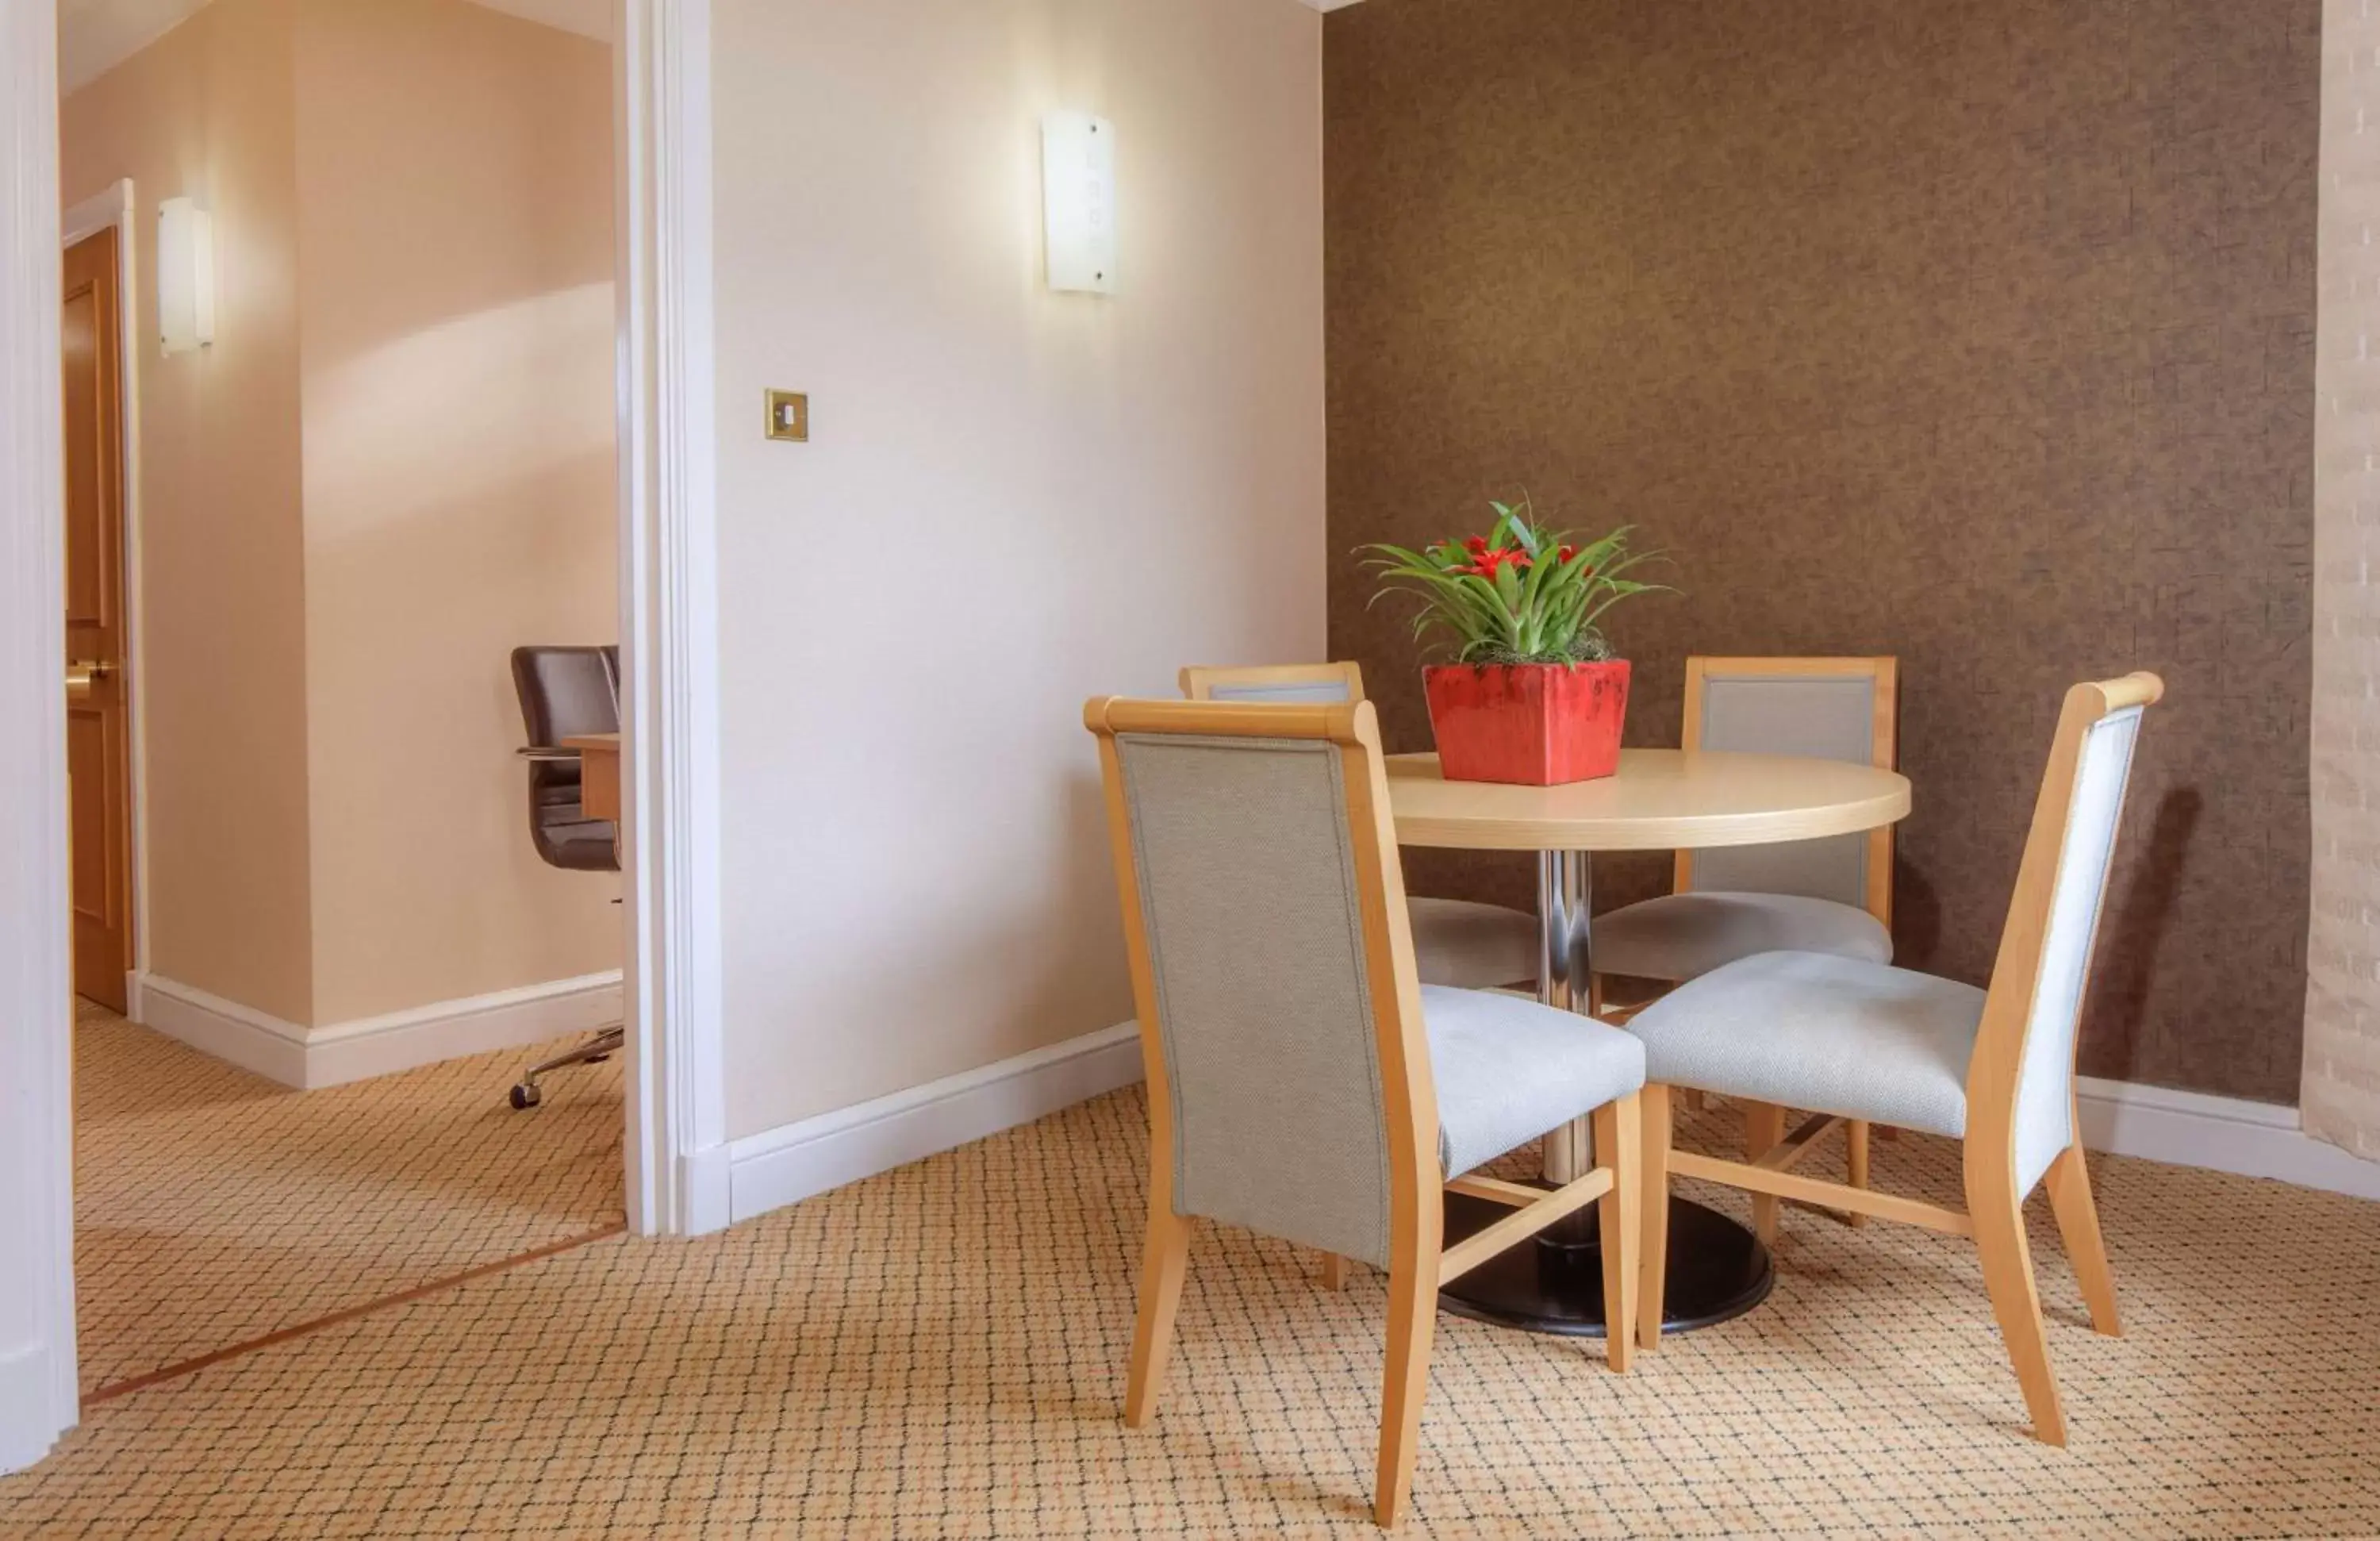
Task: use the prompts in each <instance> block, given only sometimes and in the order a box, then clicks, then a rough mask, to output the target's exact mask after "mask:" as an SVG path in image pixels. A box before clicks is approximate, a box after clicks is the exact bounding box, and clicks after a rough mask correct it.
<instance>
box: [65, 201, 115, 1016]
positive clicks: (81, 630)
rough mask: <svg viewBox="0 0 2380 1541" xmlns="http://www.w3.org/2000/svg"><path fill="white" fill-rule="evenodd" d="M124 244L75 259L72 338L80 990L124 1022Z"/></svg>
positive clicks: (68, 342)
mask: <svg viewBox="0 0 2380 1541" xmlns="http://www.w3.org/2000/svg"><path fill="white" fill-rule="evenodd" d="M117 238H118V233H117V232H116V231H115V230H103V231H101V232H100V233H99V234H97V235H95V236H91V237H88V238H87V239H84V240H81V241H78V242H77V243H75V245H73V246H71V247H69V248H67V255H66V304H65V314H64V317H63V321H64V327H63V340H64V344H65V353H66V358H65V388H66V462H67V464H66V484H67V485H66V491H67V529H66V545H67V552H66V555H67V593H66V601H67V602H66V625H67V678H66V709H67V775H68V777H69V778H70V780H69V782H68V785H69V787H70V788H71V792H70V794H69V795H70V796H71V797H72V799H73V805H74V817H73V831H74V859H73V868H74V891H73V892H74V977H75V991H76V993H77V994H79V995H83V996H87V997H89V998H90V999H91V1000H93V1001H98V1002H100V1003H101V1004H102V1005H104V1006H109V1007H112V1008H114V1009H115V1010H116V1011H119V1012H120V1011H122V1010H124V1009H125V974H126V972H127V971H128V969H129V968H130V967H131V966H132V799H131V774H130V768H131V755H130V752H129V746H130V733H129V726H130V724H129V722H128V716H129V712H128V695H127V693H126V690H125V678H124V664H125V654H126V649H125V613H124V394H123V390H122V386H121V382H120V381H119V379H118V376H119V373H120V370H121V367H122V359H123V352H122V349H121V347H120V346H119V345H120V340H121V332H120V329H121V328H122V325H123V313H122V309H121V301H122V296H121V295H120V294H119V293H118V292H117V291H118V287H119V284H118V273H119V272H120V269H119V268H118V266H117V261H116V241H117Z"/></svg>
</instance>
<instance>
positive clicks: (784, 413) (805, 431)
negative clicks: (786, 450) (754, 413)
mask: <svg viewBox="0 0 2380 1541" xmlns="http://www.w3.org/2000/svg"><path fill="white" fill-rule="evenodd" d="M768 397H769V437H770V438H771V439H789V440H792V441H793V442H794V443H802V444H806V443H809V438H810V398H809V397H808V396H807V395H806V394H803V393H802V392H799V391H771V392H769V393H768Z"/></svg>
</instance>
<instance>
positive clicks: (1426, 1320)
mask: <svg viewBox="0 0 2380 1541" xmlns="http://www.w3.org/2000/svg"><path fill="white" fill-rule="evenodd" d="M1437 1329H1438V1249H1437V1247H1436V1246H1434V1245H1433V1246H1431V1247H1429V1248H1428V1249H1427V1250H1426V1251H1425V1252H1424V1253H1423V1255H1422V1256H1419V1257H1416V1258H1413V1259H1411V1260H1408V1261H1405V1262H1403V1263H1401V1264H1400V1265H1399V1266H1397V1267H1394V1268H1390V1270H1389V1364H1388V1377H1387V1386H1386V1388H1385V1392H1384V1394H1383V1395H1382V1397H1381V1399H1380V1464H1379V1470H1378V1474H1377V1475H1376V1476H1375V1478H1374V1480H1373V1485H1372V1519H1373V1520H1374V1521H1375V1522H1376V1523H1378V1525H1379V1526H1380V1527H1381V1528H1382V1529H1383V1530H1385V1529H1387V1528H1389V1527H1390V1526H1391V1525H1393V1524H1395V1523H1397V1521H1398V1520H1399V1519H1401V1518H1402V1517H1403V1514H1404V1508H1405V1499H1406V1497H1407V1495H1408V1494H1410V1493H1411V1492H1412V1491H1413V1474H1414V1460H1415V1456H1417V1455H1418V1454H1419V1453H1420V1450H1421V1404H1422V1399H1423V1397H1424V1396H1425V1395H1426V1394H1427V1392H1428V1390H1429V1345H1430V1340H1431V1338H1432V1337H1433V1335H1434V1334H1435V1333H1436V1332H1437Z"/></svg>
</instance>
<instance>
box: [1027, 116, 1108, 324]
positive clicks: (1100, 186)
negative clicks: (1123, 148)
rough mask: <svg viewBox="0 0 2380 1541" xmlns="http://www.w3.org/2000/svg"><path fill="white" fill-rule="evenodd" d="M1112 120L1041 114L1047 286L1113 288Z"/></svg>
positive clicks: (1074, 289) (1064, 289)
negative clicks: (1048, 279) (1048, 271)
mask: <svg viewBox="0 0 2380 1541" xmlns="http://www.w3.org/2000/svg"><path fill="white" fill-rule="evenodd" d="M1115 203H1116V187H1115V125H1113V124H1111V123H1110V122H1108V121H1107V120H1106V119H1105V118H1098V117H1093V116H1092V115H1090V114H1088V113H1075V112H1060V113H1051V114H1050V115H1048V116H1046V117H1044V118H1043V119H1042V120H1041V222H1042V230H1043V235H1044V238H1045V239H1046V241H1047V242H1048V246H1049V256H1050V288H1052V289H1055V290H1058V291H1060V292H1075V293H1083V294H1099V295H1111V294H1113V293H1115V282H1116V208H1115Z"/></svg>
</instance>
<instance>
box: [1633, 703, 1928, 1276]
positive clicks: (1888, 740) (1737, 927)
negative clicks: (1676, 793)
mask: <svg viewBox="0 0 2380 1541" xmlns="http://www.w3.org/2000/svg"><path fill="white" fill-rule="evenodd" d="M1899 678H1900V665H1899V662H1898V661H1896V660H1893V659H1890V658H1702V657H1695V658H1689V659H1688V660H1686V712H1685V722H1684V724H1683V726H1682V730H1681V732H1680V735H1679V744H1680V745H1681V746H1682V747H1684V748H1686V749H1689V750H1692V749H1718V750H1731V751H1735V752H1738V753H1748V754H1766V755H1807V756H1811V757H1813V758H1823V759H1845V760H1852V761H1855V762H1857V763H1860V764H1863V765H1874V766H1877V767H1879V768H1881V769H1883V770H1887V771H1890V770H1893V769H1894V768H1895V765H1896V762H1897V760H1898V759H1899V701H1900V693H1899ZM1670 886H1671V889H1672V890H1673V892H1670V894H1668V895H1666V896H1664V897H1662V898H1658V899H1647V900H1645V901H1643V902H1641V903H1638V904H1625V905H1622V906H1621V907H1620V908H1618V909H1615V910H1610V911H1607V912H1606V913H1604V914H1602V915H1599V916H1596V917H1595V930H1594V940H1595V972H1596V980H1595V1005H1596V1007H1597V1010H1598V1011H1600V1010H1601V1009H1602V1007H1603V1006H1604V1004H1605V995H1606V989H1605V981H1606V980H1607V979H1608V978H1609V977H1612V976H1625V977H1630V978H1635V979H1649V980H1657V981H1659V982H1661V983H1664V984H1677V983H1680V982H1682V981H1683V980H1687V979H1694V978H1699V977H1702V976H1703V975H1705V974H1707V973H1709V972H1710V971H1711V970H1712V969H1715V968H1718V967H1721V966H1723V965H1727V964H1730V963H1733V962H1734V961H1735V960H1736V959H1738V958H1748V957H1751V956H1753V955H1754V954H1755V953H1771V952H1777V951H1779V950H1790V951H1794V952H1807V953H1834V954H1836V955H1838V956H1840V957H1846V958H1859V959H1863V960H1864V961H1866V962H1869V963H1890V962H1891V961H1892V826H1891V825H1889V824H1887V825H1885V826H1884V827H1882V828H1881V829H1876V830H1871V831H1868V832H1866V833H1864V834H1849V835H1834V836H1830V837H1828V838H1827V839H1823V840H1800V841H1790V842H1787V843H1783V844H1777V845H1742V846H1732V847H1718V848H1715V849H1711V850H1705V851H1681V852H1679V853H1678V855H1677V862H1676V869H1675V873H1674V875H1673V879H1672V881H1671V885H1670ZM1622 1014H1624V1013H1622ZM1619 1019H1620V1018H1619V1016H1615V1017H1614V1020H1619ZM1749 1112H1750V1114H1751V1118H1750V1120H1749V1121H1748V1122H1747V1123H1746V1125H1745V1135H1746V1154H1748V1155H1751V1156H1755V1157H1757V1156H1759V1155H1761V1154H1762V1153H1763V1152H1765V1151H1766V1150H1767V1149H1768V1148H1769V1147H1771V1146H1773V1145H1774V1144H1775V1143H1776V1142H1777V1141H1778V1140H1779V1139H1780V1138H1782V1137H1783V1135H1784V1128H1783V1121H1782V1115H1781V1113H1779V1111H1778V1110H1775V1109H1770V1108H1759V1107H1755V1108H1753V1109H1751V1110H1749ZM1888 1127H1889V1126H1888ZM1847 1159H1848V1160H1849V1163H1850V1166H1851V1169H1852V1182H1853V1183H1854V1184H1856V1185H1859V1186H1865V1185H1866V1172H1867V1167H1868V1125H1867V1123H1866V1122H1864V1121H1862V1122H1855V1123H1854V1124H1852V1128H1851V1132H1850V1135H1849V1137H1848V1151H1847ZM1753 1208H1754V1212H1755V1229H1756V1230H1757V1231H1758V1232H1759V1233H1760V1239H1761V1240H1762V1241H1764V1242H1767V1241H1773V1240H1775V1238H1776V1233H1777V1207H1776V1206H1775V1205H1774V1204H1772V1203H1769V1202H1767V1201H1766V1200H1763V1201H1761V1202H1759V1203H1756V1204H1755V1205H1754V1206H1753ZM1852 1223H1854V1224H1857V1223H1859V1219H1858V1217H1857V1216H1853V1217H1852Z"/></svg>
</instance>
